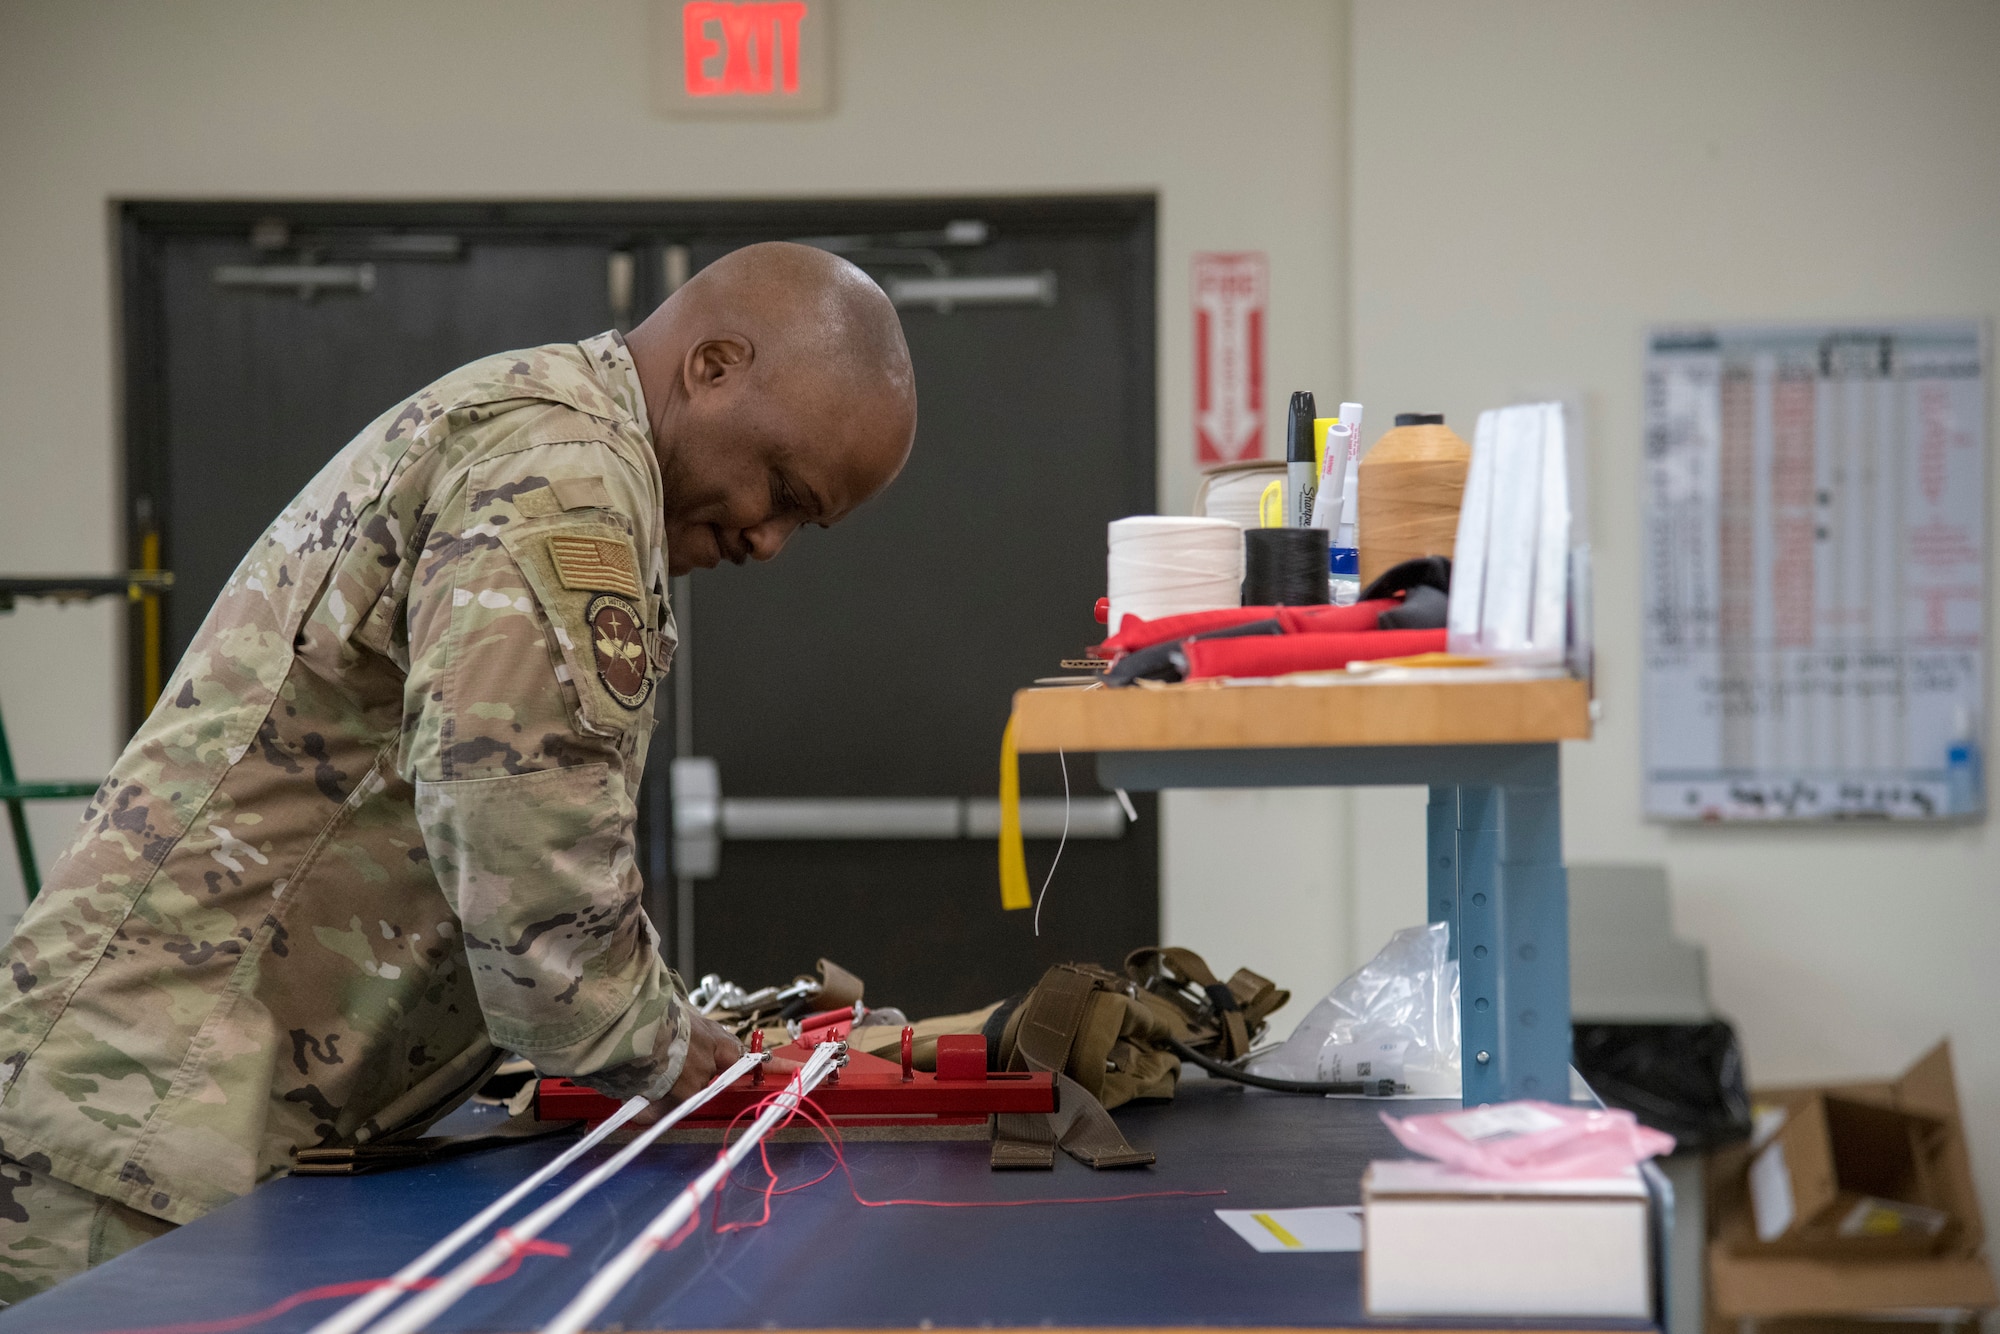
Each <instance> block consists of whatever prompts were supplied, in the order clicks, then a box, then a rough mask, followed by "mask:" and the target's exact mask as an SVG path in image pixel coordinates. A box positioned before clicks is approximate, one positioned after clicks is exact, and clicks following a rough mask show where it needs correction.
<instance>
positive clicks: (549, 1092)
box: [535, 1031, 1056, 1129]
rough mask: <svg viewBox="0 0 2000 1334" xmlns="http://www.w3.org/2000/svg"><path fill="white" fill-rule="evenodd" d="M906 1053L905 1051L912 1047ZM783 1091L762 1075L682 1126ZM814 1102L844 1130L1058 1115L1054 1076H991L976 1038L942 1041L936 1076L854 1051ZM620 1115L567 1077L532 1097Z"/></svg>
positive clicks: (791, 1056)
mask: <svg viewBox="0 0 2000 1334" xmlns="http://www.w3.org/2000/svg"><path fill="white" fill-rule="evenodd" d="M815 1040H821V1041H824V1040H827V1036H826V1035H825V1034H823V1033H822V1032H820V1031H814V1032H811V1033H808V1034H806V1035H805V1036H804V1037H803V1038H801V1039H800V1041H799V1042H793V1043H790V1044H788V1045H786V1046H783V1047H779V1048H777V1049H776V1050H774V1051H773V1052H772V1053H771V1054H772V1055H773V1056H777V1057H783V1058H785V1059H787V1060H795V1061H803V1060H805V1059H806V1057H808V1056H810V1055H811V1054H812V1052H811V1050H810V1047H809V1045H802V1044H810V1043H811V1042H813V1041H815ZM903 1050H904V1052H905V1053H906V1054H907V1053H908V1051H909V1044H908V1043H905V1044H904V1048H903ZM782 1087H783V1081H782V1079H781V1078H780V1077H779V1076H776V1075H771V1076H766V1075H764V1074H763V1073H762V1072H761V1071H760V1072H759V1073H758V1074H757V1075H755V1076H753V1077H752V1078H751V1079H747V1080H745V1081H743V1082H742V1083H740V1084H738V1085H736V1086H735V1087H734V1088H731V1089H727V1090H725V1091H724V1092H722V1093H719V1094H717V1095H716V1097H715V1098H714V1100H713V1101H711V1102H710V1103H709V1104H708V1105H707V1106H706V1107H704V1108H702V1109H701V1115H699V1116H691V1117H689V1118H688V1119H687V1120H685V1121H683V1122H681V1125H682V1126H684V1127H688V1128H702V1127H706V1128H709V1129H716V1128H720V1127H724V1126H727V1125H728V1124H729V1123H730V1122H731V1121H734V1120H735V1119H736V1117H737V1115H738V1114H739V1113H741V1112H742V1111H743V1110H744V1109H746V1108H748V1107H752V1106H754V1105H756V1104H757V1103H759V1102H761V1101H763V1100H764V1099H765V1098H766V1097H768V1096H770V1095H771V1094H772V1093H775V1092H777V1091H778V1089H780V1088H782ZM812 1101H813V1104H814V1105H815V1106H817V1107H818V1108H819V1109H820V1110H821V1111H822V1112H824V1113H826V1114H827V1115H828V1116H830V1117H832V1118H833V1120H834V1123H835V1124H836V1125H839V1126H842V1127H861V1126H974V1125H981V1124H984V1122H985V1120H986V1118H987V1117H989V1116H991V1115H993V1114H994V1113H996V1112H1053V1111H1054V1110H1055V1109H1056V1090H1055V1083H1054V1078H1053V1076H1051V1075H1048V1074H1046V1073H1023V1074H994V1073H990V1072H989V1071H988V1070H987V1069H986V1039H984V1038H982V1037H980V1036H978V1035H977V1034H974V1035H971V1036H969V1037H945V1038H940V1039H938V1073H937V1074H931V1073H929V1072H927V1071H923V1070H915V1069H911V1068H910V1067H909V1065H908V1063H907V1056H906V1059H905V1062H904V1063H902V1064H898V1063H896V1062H894V1061H885V1060H883V1059H882V1058H881V1057H879V1056H869V1055H867V1054H866V1053H863V1052H850V1053H849V1054H848V1057H847V1064H846V1065H843V1066H841V1067H840V1070H839V1072H838V1073H836V1074H835V1075H833V1076H832V1077H830V1078H829V1079H828V1080H827V1081H826V1082H825V1083H824V1084H821V1085H820V1086H819V1088H818V1089H817V1090H816V1091H815V1092H814V1093H813V1095H812ZM617 1110H618V1103H617V1101H616V1100H614V1099H612V1098H607V1097H605V1096H604V1095H603V1094H602V1093H598V1092H597V1091H595V1090H594V1089H587V1088H584V1087H583V1086H582V1085H580V1084H572V1083H571V1082H570V1081H569V1080H567V1079H544V1080H542V1082H541V1086H540V1088H539V1090H538V1091H537V1092H536V1094H535V1116H536V1117H537V1118H538V1119H540V1120H543V1121H574V1120H583V1121H588V1122H590V1123H591V1124H593V1125H594V1124H596V1123H597V1122H599V1121H603V1120H605V1119H607V1118H608V1117H609V1116H610V1115H611V1114H612V1113H613V1112H615V1111H617Z"/></svg>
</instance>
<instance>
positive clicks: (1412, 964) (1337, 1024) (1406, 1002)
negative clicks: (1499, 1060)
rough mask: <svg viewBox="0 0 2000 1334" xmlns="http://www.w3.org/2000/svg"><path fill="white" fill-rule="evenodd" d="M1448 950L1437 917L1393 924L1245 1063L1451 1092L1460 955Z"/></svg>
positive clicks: (1284, 1074) (1455, 1083)
mask: <svg viewBox="0 0 2000 1334" xmlns="http://www.w3.org/2000/svg"><path fill="white" fill-rule="evenodd" d="M1450 950H1451V938H1450V935H1449V928H1448V927H1447V926H1446V925H1445V924H1444V923H1443V922H1432V923H1431V924H1430V925H1429V926H1413V927H1407V928H1405V929H1404V930H1401V931H1398V932H1397V933H1396V934H1395V935H1393V936H1391V937H1389V943H1388V944H1387V945H1384V946H1383V947H1382V950H1381V952H1380V953H1378V954H1377V955H1376V956H1375V957H1374V958H1372V959H1370V960H1369V961H1368V962H1367V963H1365V964H1363V965H1362V966H1361V967H1360V968H1358V969H1356V970H1355V971H1354V972H1353V973H1351V974H1349V975H1348V976H1347V977H1346V978H1345V979H1344V980H1342V982H1341V983H1340V985H1339V986H1337V987H1335V988H1334V989H1333V990H1332V991H1330V992H1328V993H1327V995H1326V998H1325V999H1324V1000H1322V1001H1320V1003H1319V1004H1317V1005H1315V1006H1313V1008H1312V1009H1311V1010H1310V1011H1309V1012H1308V1013H1307V1014H1306V1017H1305V1018H1304V1019H1301V1020H1300V1021H1299V1026H1298V1027H1297V1028H1295V1029H1293V1030H1292V1035H1291V1036H1290V1037H1288V1038H1286V1039H1285V1040H1284V1042H1282V1043H1280V1044H1279V1045H1278V1046H1277V1047H1275V1048H1273V1049H1272V1050H1270V1051H1268V1052H1265V1053H1264V1054H1262V1055H1261V1056H1258V1057H1256V1058H1255V1059H1254V1060H1252V1061H1251V1062H1250V1064H1249V1066H1248V1067H1247V1068H1248V1069H1249V1071H1250V1072H1251V1073H1252V1074H1257V1075H1265V1076H1268V1077H1270V1078H1273V1079H1298V1080H1311V1081H1329V1080H1348V1079H1393V1080H1395V1081H1396V1082H1397V1083H1398V1084H1403V1085H1407V1086H1408V1087H1409V1090H1410V1091H1411V1092H1412V1093H1417V1094H1421V1095H1424V1096H1427V1097H1435V1098H1455V1097H1457V1096H1458V1093H1459V1066H1458V962H1457V961H1456V960H1455V959H1452V958H1449V957H1448V956H1449V954H1450Z"/></svg>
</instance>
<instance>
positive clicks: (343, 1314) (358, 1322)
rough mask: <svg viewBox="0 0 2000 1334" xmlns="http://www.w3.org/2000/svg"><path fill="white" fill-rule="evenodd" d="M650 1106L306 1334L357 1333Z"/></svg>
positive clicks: (609, 1127)
mask: <svg viewBox="0 0 2000 1334" xmlns="http://www.w3.org/2000/svg"><path fill="white" fill-rule="evenodd" d="M649 1105H650V1104H648V1103H647V1101H646V1099H644V1098H627V1099H626V1100H625V1102H624V1104H623V1105H621V1106H620V1107H619V1108H618V1110H617V1111H616V1112H614V1113H613V1114H612V1116H611V1119H610V1120H608V1121H606V1122H605V1123H604V1124H603V1125H600V1126H598V1127H597V1128H596V1129H595V1130H593V1131H591V1132H590V1133H589V1134H588V1135H585V1136H584V1137H583V1138H582V1139H580V1140H578V1141H577V1142H576V1143H575V1144H572V1145H571V1146H570V1147H569V1148H568V1149H566V1150H564V1151H563V1153H562V1154H561V1156H559V1157H557V1158H553V1159H551V1160H550V1161H549V1162H548V1163H547V1164H546V1165H545V1166H543V1167H542V1168H541V1169H540V1170H539V1171H537V1172H536V1173H535V1174H534V1175H533V1176H530V1177H529V1178H528V1179H527V1180H526V1181H523V1182H522V1183H521V1184H520V1185H518V1186H516V1187H514V1188H513V1189H512V1190H510V1191H508V1192H507V1193H506V1194H505V1195H502V1196H501V1197H500V1198H499V1199H497V1200H495V1201H493V1203H491V1204H489V1205H487V1206H486V1207H485V1208H484V1209H481V1210H480V1211H479V1212H478V1213H476V1214H474V1215H473V1216H472V1217H471V1218H469V1219H467V1220H466V1221H465V1222H464V1223H462V1224H460V1225H459V1226H458V1228H457V1229H456V1230H454V1231H453V1232H452V1233H451V1235H449V1236H447V1237H446V1238H445V1239H444V1240H443V1241H440V1242H438V1243H437V1245H435V1246H433V1247H431V1248H430V1249H429V1250H427V1251H425V1252H424V1253H423V1254H422V1255H419V1256H418V1257H417V1258H416V1259H414V1260H412V1261H410V1262H409V1263H408V1264H406V1265H404V1266H403V1267H402V1268H401V1269H398V1270H397V1271H396V1272H395V1274H394V1275H393V1276H392V1277H391V1278H390V1279H389V1280H388V1281H387V1282H385V1283H384V1284H383V1285H382V1286H381V1287H379V1288H377V1289H375V1290H374V1291H373V1292H369V1293H364V1294H363V1295H362V1296H360V1297H358V1298H356V1299H355V1300H354V1301H352V1302H350V1303H348V1304H347V1305H346V1306H344V1307H342V1308H341V1309H340V1310H338V1311H336V1312H334V1313H333V1314H332V1315H331V1316H328V1317H327V1318H326V1319H325V1320H322V1321H320V1322H319V1323H318V1324H317V1325H314V1326H313V1327H312V1330H311V1334H355V1331H356V1330H358V1329H360V1328H361V1327H362V1326H363V1325H366V1324H367V1323H368V1322H369V1321H371V1320H373V1319H374V1318H375V1317H376V1316H378V1315H380V1314H381V1313H382V1311H383V1310H384V1309H385V1308H387V1307H388V1306H390V1305H391V1304H392V1303H394V1302H395V1301H396V1300H397V1299H398V1298H400V1297H401V1296H402V1295H403V1294H404V1293H406V1292H408V1291H410V1290H411V1287H412V1286H413V1285H414V1284H415V1283H416V1282H417V1280H419V1279H422V1278H425V1277H428V1276H429V1274H430V1272H431V1271H432V1270H433V1269H436V1268H437V1267H438V1266H439V1265H441V1264H443V1263H444V1262H445V1261H446V1260H447V1259H449V1258H450V1257H451V1256H452V1255H453V1254H454V1253H455V1252H456V1251H457V1250H458V1249H459V1248H460V1247H462V1246H464V1245H465V1244H466V1243H467V1242H470V1241H471V1240H472V1239H473V1238H475V1237H477V1236H479V1235H480V1234H481V1233H482V1232H484V1231H486V1229H487V1228H489V1227H491V1226H493V1224H494V1223H496V1222H497V1221H499V1219H500V1218H501V1217H502V1216H504V1215H505V1214H506V1212H507V1211H508V1210H509V1209H512V1208H513V1207H514V1206H515V1205H517V1204H519V1203H520V1202H521V1201H522V1200H524V1199H526V1198H527V1197H528V1196H529V1195H530V1194H532V1193H533V1192H534V1191H535V1190H536V1189H537V1188H538V1187H540V1186H541V1185H543V1184H544V1183H545V1182H547V1181H548V1180H549V1178H551V1177H553V1176H554V1175H555V1174H556V1173H558V1172H560V1171H562V1170H563V1169H564V1168H565V1167H568V1166H569V1165H570V1164H571V1163H573V1162H575V1161H576V1160H577V1159H579V1158H581V1157H583V1155H584V1154H586V1153H589V1152H590V1151H591V1150H592V1149H594V1148H596V1147H597V1146H598V1145H600V1144H602V1143H603V1142H604V1140H605V1138H606V1137H607V1136H608V1135H610V1134H611V1132H612V1131H614V1130H616V1129H618V1127H620V1126H622V1125H624V1124H625V1123H626V1122H627V1121H630V1120H631V1119H632V1118H633V1117H635V1116H637V1115H638V1114H639V1113H640V1112H642V1111H644V1110H645V1109H646V1107H647V1106H649Z"/></svg>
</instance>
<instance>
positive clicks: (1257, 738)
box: [1013, 677, 1591, 1106]
mask: <svg viewBox="0 0 2000 1334" xmlns="http://www.w3.org/2000/svg"><path fill="white" fill-rule="evenodd" d="M1590 730H1591V722H1590V690H1589V686H1588V685H1587V684H1586V683H1585V682H1583V681H1580V680H1573V679H1570V678H1567V677H1564V678H1548V679H1539V680H1489V681H1449V680H1435V681H1433V680H1425V681H1407V682H1393V683H1392V682H1371V681H1368V680H1365V679H1361V678H1356V679H1353V680H1343V681H1340V682H1337V683H1331V684H1324V685H1295V684H1289V685H1227V686H1225V685H1221V684H1219V683H1217V682H1212V681H1203V682H1194V683H1190V684H1186V685H1177V686H1164V687H1159V688H1150V689H1149V688H1146V687H1144V686H1128V687H1124V688H1120V689H1106V688H1102V687H1094V686H1093V687H1074V686H1070V687H1054V688H1044V689H1039V690H1023V691H1020V692H1018V693H1017V694H1016V695H1015V696H1014V714H1013V733H1014V741H1015V745H1016V748H1017V749H1019V750H1020V751H1022V752H1023V753H1033V752H1042V753H1047V752H1051V751H1054V752H1061V753H1063V754H1065V755H1074V754H1078V753H1083V752H1095V753H1096V755H1097V776H1098V781H1099V782H1100V783H1101V784H1103V786H1105V787H1107V788H1122V789H1124V790H1126V791H1132V792H1156V791H1160V790H1162V789H1166V788H1201V787H1365V786H1380V787H1427V788H1429V789H1430V808H1429V829H1428V838H1427V847H1426V866H1427V868H1428V872H1427V880H1428V885H1427V889H1428V893H1427V895H1426V897H1427V898H1428V900H1429V904H1428V906H1429V911H1430V920H1431V921H1433V922H1447V923H1449V924H1450V926H1451V950H1452V956H1453V957H1454V958H1456V959H1457V960H1458V961H1459V980H1460V987H1459V995H1460V1000H1459V1005H1460V1009H1459V1033H1460V1035H1461V1042H1462V1045H1463V1049H1464V1070H1465V1078H1464V1085H1463V1087H1464V1097H1465V1103H1466V1105H1467V1106H1474V1105H1477V1104H1480V1103H1489V1102H1506V1101H1508V1100H1510V1099H1515V1098H1545V1099H1549V1100H1552V1101H1557V1102H1561V1101H1563V1100H1565V1099H1566V1098H1567V1097H1568V1094H1569V1049H1570V1023H1569V1020H1570V1016H1569V884H1568V879H1567V875H1566V873H1565V871H1564V869H1563V859H1562V782H1561V766H1562V756H1561V745H1560V743H1561V742H1563V741H1576V740H1585V739H1588V737H1589V736H1590Z"/></svg>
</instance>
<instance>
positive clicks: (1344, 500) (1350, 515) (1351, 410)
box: [1327, 403, 1361, 607]
mask: <svg viewBox="0 0 2000 1334" xmlns="http://www.w3.org/2000/svg"><path fill="white" fill-rule="evenodd" d="M1340 424H1341V426H1343V427H1345V428H1346V430H1347V467H1346V473H1345V475H1344V476H1343V477H1342V478H1341V482H1340V522H1339V523H1338V524H1336V525H1335V526H1334V530H1333V542H1332V549H1331V551H1330V553H1329V554H1328V557H1327V561H1328V570H1327V573H1328V577H1329V578H1330V579H1331V580H1332V585H1331V589H1330V591H1331V593H1332V596H1333V600H1334V602H1335V604H1336V605H1338V606H1342V607H1351V606H1353V605H1354V604H1355V603H1356V602H1358V601H1360V599H1361V538H1360V535H1359V528H1358V526H1357V524H1356V522H1355V516H1356V510H1357V508H1358V506H1359V505H1360V503H1361V405H1360V404H1359V403H1342V404H1341V405H1340ZM1327 452H1328V453H1329V454H1331V453H1332V452H1333V451H1332V450H1331V448H1329V449H1328V451H1327Z"/></svg>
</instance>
